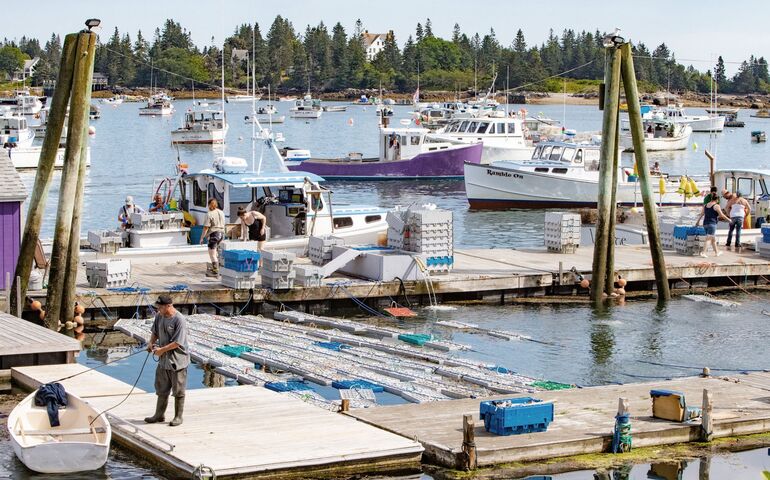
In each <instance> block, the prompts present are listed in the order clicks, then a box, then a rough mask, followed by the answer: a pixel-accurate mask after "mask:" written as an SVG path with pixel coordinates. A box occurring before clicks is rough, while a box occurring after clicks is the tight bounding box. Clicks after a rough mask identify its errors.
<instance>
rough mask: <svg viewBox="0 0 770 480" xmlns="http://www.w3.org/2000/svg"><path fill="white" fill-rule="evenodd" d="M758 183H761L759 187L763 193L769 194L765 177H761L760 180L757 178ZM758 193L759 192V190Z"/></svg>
mask: <svg viewBox="0 0 770 480" xmlns="http://www.w3.org/2000/svg"><path fill="white" fill-rule="evenodd" d="M757 185H759V189H760V190H762V195H763V196H764V195H767V185H765V179H764V178H760V179H759V180H757ZM757 193H759V192H757Z"/></svg>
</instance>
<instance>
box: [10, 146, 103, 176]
mask: <svg viewBox="0 0 770 480" xmlns="http://www.w3.org/2000/svg"><path fill="white" fill-rule="evenodd" d="M42 151H43V147H42V146H34V145H33V146H31V147H16V148H2V149H0V156H5V157H6V158H8V159H9V160H10V161H11V163H13V166H14V167H15V168H16V169H17V170H34V169H36V168H37V166H38V163H40V152H42ZM64 151H65V148H64V147H59V148H58V149H57V150H56V158H55V159H54V165H53V166H54V168H55V169H61V168H63V167H64ZM86 166H87V167H90V166H91V147H88V149H86Z"/></svg>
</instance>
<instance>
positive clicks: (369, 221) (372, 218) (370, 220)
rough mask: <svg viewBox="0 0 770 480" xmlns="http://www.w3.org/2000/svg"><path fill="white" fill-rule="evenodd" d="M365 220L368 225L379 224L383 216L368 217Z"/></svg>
mask: <svg viewBox="0 0 770 480" xmlns="http://www.w3.org/2000/svg"><path fill="white" fill-rule="evenodd" d="M365 220H366V223H373V222H379V221H380V220H382V215H367V216H366V218H365Z"/></svg>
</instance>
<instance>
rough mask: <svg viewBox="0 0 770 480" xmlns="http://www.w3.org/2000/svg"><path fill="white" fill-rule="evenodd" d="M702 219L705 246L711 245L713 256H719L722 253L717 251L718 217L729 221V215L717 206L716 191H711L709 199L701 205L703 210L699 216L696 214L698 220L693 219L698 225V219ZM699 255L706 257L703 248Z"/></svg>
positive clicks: (717, 196) (717, 195) (717, 197)
mask: <svg viewBox="0 0 770 480" xmlns="http://www.w3.org/2000/svg"><path fill="white" fill-rule="evenodd" d="M701 218H702V219H703V229H704V230H706V248H708V245H709V244H711V247H712V248H713V249H714V256H717V257H718V256H720V255H722V252H720V251H719V247H717V237H716V235H717V223H718V222H719V220H720V219H722V220H724V221H726V222H729V221H730V217H728V216H727V215H725V214H724V213H723V212H722V209H721V208H720V207H719V194H718V193H716V192H713V193H712V194H711V199H710V201H709V202H708V203H707V204H705V205H704V206H703V211H702V212H701V214H700V216H698V220H696V221H695V225H700V220H701ZM700 256H701V257H707V256H708V255H706V250H705V249H704V250H703V253H701V254H700Z"/></svg>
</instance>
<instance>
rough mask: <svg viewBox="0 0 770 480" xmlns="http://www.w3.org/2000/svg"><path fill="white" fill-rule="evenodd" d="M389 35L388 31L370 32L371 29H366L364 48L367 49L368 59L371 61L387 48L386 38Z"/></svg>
mask: <svg viewBox="0 0 770 480" xmlns="http://www.w3.org/2000/svg"><path fill="white" fill-rule="evenodd" d="M391 32H392V30H391ZM387 36H388V34H387V33H369V30H365V31H364V48H365V49H366V59H367V60H369V61H370V62H371V61H372V60H374V57H376V56H377V54H378V53H380V52H381V51H382V49H383V48H385V38H386V37H387Z"/></svg>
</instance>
